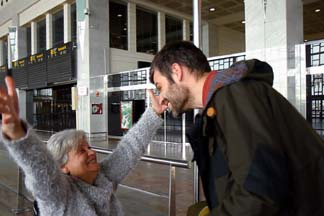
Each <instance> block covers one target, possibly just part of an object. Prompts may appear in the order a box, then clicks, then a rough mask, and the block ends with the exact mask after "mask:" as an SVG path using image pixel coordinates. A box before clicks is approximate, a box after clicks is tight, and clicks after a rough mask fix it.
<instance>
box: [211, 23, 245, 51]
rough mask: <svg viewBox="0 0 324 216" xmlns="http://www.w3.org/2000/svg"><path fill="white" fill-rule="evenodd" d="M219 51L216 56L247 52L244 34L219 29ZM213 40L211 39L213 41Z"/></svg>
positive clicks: (227, 29)
mask: <svg viewBox="0 0 324 216" xmlns="http://www.w3.org/2000/svg"><path fill="white" fill-rule="evenodd" d="M217 36H218V37H217V40H218V45H217V48H218V50H217V51H216V53H215V54H216V55H228V54H233V53H239V52H245V35H244V33H241V32H238V31H234V30H232V29H229V28H226V27H217ZM212 39H213V38H210V40H212Z"/></svg>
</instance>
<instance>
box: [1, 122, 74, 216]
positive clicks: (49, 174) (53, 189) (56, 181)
mask: <svg viewBox="0 0 324 216" xmlns="http://www.w3.org/2000/svg"><path fill="white" fill-rule="evenodd" d="M0 136H1V137H0V139H1V140H2V141H3V143H4V146H5V147H6V148H7V149H8V152H9V154H10V155H11V156H12V157H13V159H14V160H15V162H16V163H17V164H18V166H19V167H21V169H22V170H23V171H24V173H25V175H26V179H25V183H26V187H27V188H28V189H29V190H30V191H31V192H32V194H33V196H34V197H35V198H36V199H37V200H38V201H41V202H44V203H46V204H47V205H48V206H50V205H53V209H57V213H58V212H60V211H63V210H64V203H66V199H67V194H68V193H69V190H68V189H69V187H68V184H69V183H68V180H67V179H66V178H65V177H64V175H63V174H62V172H61V170H60V169H59V167H58V164H57V163H56V162H55V161H54V159H53V157H52V155H51V154H50V152H49V151H48V150H47V148H46V146H45V144H44V143H42V142H41V141H40V139H39V138H38V137H37V135H36V134H35V133H34V132H33V131H32V130H31V128H30V127H28V126H27V133H26V135H25V137H22V138H20V139H18V140H8V139H7V138H6V136H4V135H3V132H2V131H1V135H0Z"/></svg>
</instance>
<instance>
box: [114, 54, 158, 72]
mask: <svg viewBox="0 0 324 216" xmlns="http://www.w3.org/2000/svg"><path fill="white" fill-rule="evenodd" d="M110 51H111V53H110V56H111V61H110V62H111V65H110V73H117V72H121V71H128V70H132V69H137V62H138V61H146V62H151V61H152V60H153V55H150V54H145V53H131V52H129V51H127V50H120V49H114V48H111V49H110Z"/></svg>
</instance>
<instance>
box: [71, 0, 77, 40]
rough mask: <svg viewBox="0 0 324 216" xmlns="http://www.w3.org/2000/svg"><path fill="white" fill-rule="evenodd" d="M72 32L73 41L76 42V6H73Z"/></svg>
mask: <svg viewBox="0 0 324 216" xmlns="http://www.w3.org/2000/svg"><path fill="white" fill-rule="evenodd" d="M71 31H72V41H73V42H76V40H77V39H76V35H77V19H76V4H75V3H74V4H72V5H71Z"/></svg>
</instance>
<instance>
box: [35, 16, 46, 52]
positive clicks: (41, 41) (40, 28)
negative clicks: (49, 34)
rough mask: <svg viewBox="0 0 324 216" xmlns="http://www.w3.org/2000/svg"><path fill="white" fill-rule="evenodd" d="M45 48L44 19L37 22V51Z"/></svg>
mask: <svg viewBox="0 0 324 216" xmlns="http://www.w3.org/2000/svg"><path fill="white" fill-rule="evenodd" d="M44 50H46V21H45V19H44V20H42V21H40V22H38V23H37V52H43V51H44Z"/></svg>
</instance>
